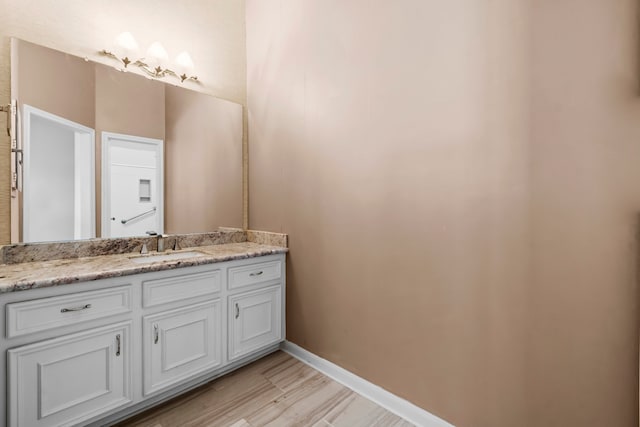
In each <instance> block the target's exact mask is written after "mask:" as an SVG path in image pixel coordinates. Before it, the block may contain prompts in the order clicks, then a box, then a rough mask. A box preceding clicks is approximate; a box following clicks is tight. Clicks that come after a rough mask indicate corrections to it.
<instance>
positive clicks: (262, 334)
mask: <svg viewBox="0 0 640 427" xmlns="http://www.w3.org/2000/svg"><path fill="white" fill-rule="evenodd" d="M281 292H282V288H281V286H280V285H278V286H273V287H270V288H266V289H262V290H259V291H254V292H248V293H243V294H240V295H234V296H232V297H230V298H229V325H230V330H229V359H230V360H232V359H236V358H238V357H240V356H243V355H245V354H248V353H251V352H252V351H255V350H259V349H260V348H262V347H265V346H267V345H270V344H274V343H277V342H278V341H280V340H281V339H282V316H281V300H282V299H281Z"/></svg>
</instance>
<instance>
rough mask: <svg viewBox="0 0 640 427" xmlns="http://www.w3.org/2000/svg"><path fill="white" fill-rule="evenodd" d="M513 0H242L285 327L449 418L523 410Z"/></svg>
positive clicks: (519, 53) (516, 421) (521, 129)
mask: <svg viewBox="0 0 640 427" xmlns="http://www.w3.org/2000/svg"><path fill="white" fill-rule="evenodd" d="M528 3H529V2H527V1H525V0H493V1H489V0H483V1H479V0H465V1H455V2H451V1H442V2H428V1H423V0H402V1H399V2H398V1H394V2H389V1H381V0H375V1H370V0H357V1H350V2H340V1H322V0H285V1H281V0H278V1H276V0H248V1H247V52H248V61H247V71H248V76H247V84H248V87H247V93H248V109H249V139H250V145H249V148H250V156H249V157H250V159H251V168H250V198H249V200H250V226H251V227H252V228H254V229H264V230H273V231H282V232H285V233H289V235H290V248H291V252H290V254H289V264H288V272H287V274H288V276H287V316H288V318H287V336H288V339H290V340H292V341H293V342H295V343H297V344H299V345H301V346H303V347H304V348H306V349H308V350H310V351H312V352H314V353H316V354H318V355H320V356H322V357H324V358H327V359H329V360H331V361H332V362H335V363H337V364H338V365H340V366H342V367H344V368H346V369H348V370H350V371H352V372H355V373H356V374H358V375H361V376H363V377H364V378H366V379H368V380H370V381H372V382H374V383H376V384H379V385H381V386H382V387H384V388H386V389H388V390H390V391H392V392H394V393H396V394H398V395H400V396H402V397H405V398H407V399H409V400H410V401H412V402H414V403H416V404H418V405H420V406H422V407H424V408H426V409H427V410H429V411H431V412H433V413H435V414H436V415H438V416H441V417H443V418H445V419H447V420H449V421H450V422H452V423H454V424H456V425H460V426H474V427H477V426H487V427H488V426H510V427H511V426H521V425H523V414H524V413H525V408H526V401H527V396H526V392H525V389H524V384H525V366H524V363H525V342H526V336H525V334H524V333H523V331H524V325H525V321H526V318H525V308H526V300H525V297H526V294H525V292H526V290H527V288H528V283H529V279H528V277H529V271H528V268H529V260H530V251H529V220H530V217H529V204H528V203H529V189H528V173H529V171H528V150H529V147H528V144H527V142H528V131H529V128H528V105H529V102H528V100H529V98H528V83H529V77H528V67H529V64H528V62H527V59H528V54H529V52H528V46H529V38H528V37H529V30H528V21H527V14H528V13H529V5H528Z"/></svg>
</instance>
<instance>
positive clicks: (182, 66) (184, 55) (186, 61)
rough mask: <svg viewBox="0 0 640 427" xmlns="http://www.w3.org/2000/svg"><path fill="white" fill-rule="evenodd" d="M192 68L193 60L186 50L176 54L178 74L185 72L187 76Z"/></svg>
mask: <svg viewBox="0 0 640 427" xmlns="http://www.w3.org/2000/svg"><path fill="white" fill-rule="evenodd" d="M194 68H195V66H194V65H193V60H192V59H191V55H189V53H188V52H181V53H179V54H178V56H176V72H177V73H178V74H180V75H182V74H185V75H186V76H187V77H189V74H191V72H192V71H193V69H194Z"/></svg>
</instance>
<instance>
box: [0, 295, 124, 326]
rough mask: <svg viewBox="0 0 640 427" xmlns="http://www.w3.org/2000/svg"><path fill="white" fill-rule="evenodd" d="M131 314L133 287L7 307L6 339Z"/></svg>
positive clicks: (46, 299)
mask: <svg viewBox="0 0 640 427" xmlns="http://www.w3.org/2000/svg"><path fill="white" fill-rule="evenodd" d="M130 311H131V286H121V287H117V288H109V289H102V290H99V291H89V292H79V293H76V294H70V295H62V296H58V297H50V298H41V299H37V300H33V301H24V302H16V303H11V304H7V337H8V338H13V337H17V336H21V335H27V334H32V333H34V332H40V331H46V330H48V329H53V328H58V327H61V326H67V325H73V324H77V323H79V322H85V321H88V320H95V319H101V318H104V317H109V316H114V315H116V314H122V313H128V312H130Z"/></svg>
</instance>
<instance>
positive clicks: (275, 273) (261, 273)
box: [229, 260, 282, 289]
mask: <svg viewBox="0 0 640 427" xmlns="http://www.w3.org/2000/svg"><path fill="white" fill-rule="evenodd" d="M281 277H282V261H279V260H277V261H269V262H260V263H255V264H249V265H243V266H241V267H231V268H229V289H238V288H243V287H245V286H251V285H255V284H257V283H261V282H267V281H270V280H276V279H279V278H281Z"/></svg>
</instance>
